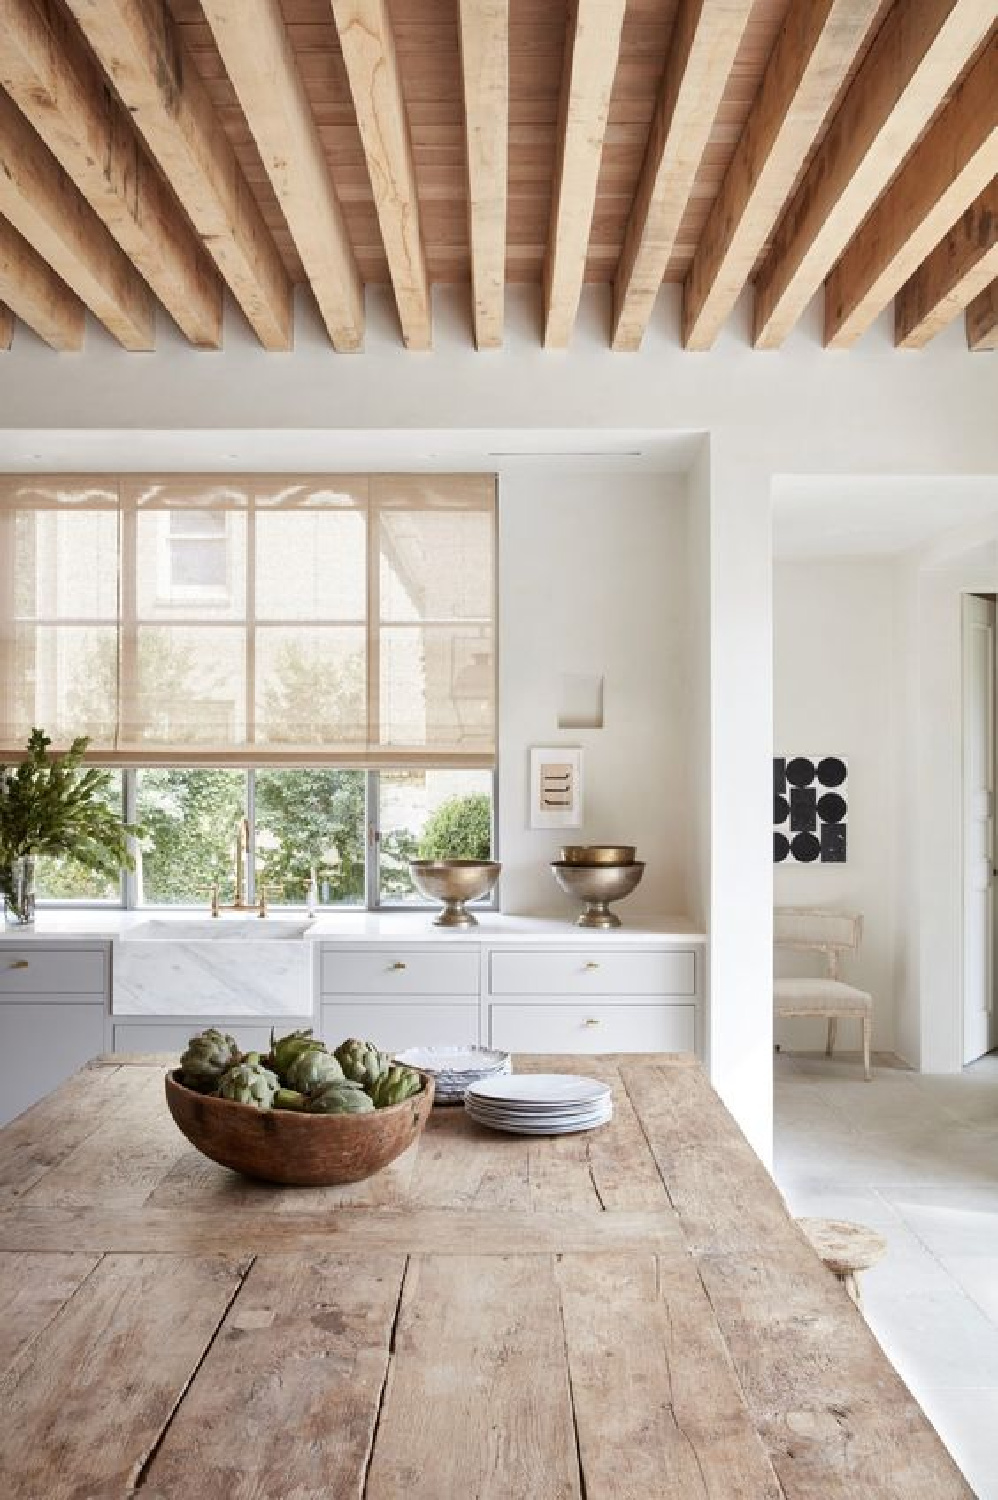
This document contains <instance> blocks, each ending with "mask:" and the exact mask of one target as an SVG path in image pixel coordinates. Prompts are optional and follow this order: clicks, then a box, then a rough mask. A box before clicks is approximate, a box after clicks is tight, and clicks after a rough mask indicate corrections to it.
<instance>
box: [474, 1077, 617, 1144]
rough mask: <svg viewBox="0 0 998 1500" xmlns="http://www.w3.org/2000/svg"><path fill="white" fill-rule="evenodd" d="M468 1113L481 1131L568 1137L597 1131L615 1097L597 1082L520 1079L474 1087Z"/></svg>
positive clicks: (496, 1080) (492, 1080)
mask: <svg viewBox="0 0 998 1500" xmlns="http://www.w3.org/2000/svg"><path fill="white" fill-rule="evenodd" d="M464 1107H465V1109H466V1110H467V1112H468V1114H469V1115H470V1116H471V1118H472V1119H473V1120H476V1121H477V1122H478V1124H479V1125H488V1126H490V1127H491V1128H492V1129H493V1130H508V1131H510V1132H511V1133H512V1134H513V1135H570V1134H571V1133H572V1131H575V1130H594V1129H595V1128H596V1126H597V1125H605V1124H606V1123H607V1121H608V1120H609V1119H610V1117H611V1115H612V1114H613V1095H612V1094H611V1092H610V1088H609V1086H608V1085H607V1084H605V1083H600V1082H599V1080H598V1079H596V1078H577V1077H576V1076H575V1074H574V1073H517V1074H516V1075H515V1076H510V1077H502V1078H498V1077H497V1078H486V1079H483V1081H482V1082H481V1083H474V1084H472V1085H471V1087H470V1088H469V1089H468V1092H467V1093H466V1094H465V1096H464Z"/></svg>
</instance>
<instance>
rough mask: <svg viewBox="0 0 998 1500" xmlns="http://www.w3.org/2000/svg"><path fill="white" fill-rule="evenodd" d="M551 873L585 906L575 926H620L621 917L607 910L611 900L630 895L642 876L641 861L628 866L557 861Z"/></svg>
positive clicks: (643, 869) (564, 888)
mask: <svg viewBox="0 0 998 1500" xmlns="http://www.w3.org/2000/svg"><path fill="white" fill-rule="evenodd" d="M551 873H552V875H553V876H554V878H555V880H557V882H558V884H559V885H560V886H561V888H562V890H563V891H564V892H565V893H566V894H567V895H569V896H575V897H576V898H577V899H578V900H579V901H584V902H585V903H586V909H585V911H584V912H583V913H582V915H581V917H577V918H576V926H577V927H619V926H620V918H619V917H618V916H617V915H616V913H615V912H612V911H611V910H610V902H611V901H622V900H623V899H624V897H625V896H629V895H630V894H631V892H632V891H633V890H634V888H635V886H636V885H637V884H638V882H639V881H640V879H641V877H642V875H643V874H644V873H645V867H644V864H643V863H642V862H641V860H635V862H634V863H633V864H629V865H566V864H564V863H563V862H562V861H560V860H556V861H555V863H554V864H552V866H551Z"/></svg>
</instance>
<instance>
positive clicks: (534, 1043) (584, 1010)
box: [489, 1001, 696, 1052]
mask: <svg viewBox="0 0 998 1500" xmlns="http://www.w3.org/2000/svg"><path fill="white" fill-rule="evenodd" d="M489 1030H490V1036H489V1044H490V1046H493V1047H501V1048H502V1049H503V1051H505V1052H693V1051H694V1050H695V1048H696V1007H695V1006H693V1005H603V1004H597V1005H547V1004H545V1003H544V1002H543V1001H535V1002H534V1003H533V1004H532V1005H514V1004H503V1005H493V1006H492V1007H491V1011H490V1028H489Z"/></svg>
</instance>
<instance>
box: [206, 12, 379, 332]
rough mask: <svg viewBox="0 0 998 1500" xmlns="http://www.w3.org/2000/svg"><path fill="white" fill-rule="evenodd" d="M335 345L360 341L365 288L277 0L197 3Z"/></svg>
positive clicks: (362, 327) (362, 326) (362, 330)
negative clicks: (237, 98)
mask: <svg viewBox="0 0 998 1500" xmlns="http://www.w3.org/2000/svg"><path fill="white" fill-rule="evenodd" d="M201 9H202V10H203V11H204V14H205V18H206V20H207V22H208V25H209V26H210V27H211V32H212V35H213V36H214V38H215V45H216V46H217V47H218V50H219V52H220V53H221V55H222V61H223V62H224V64H225V70H226V72H227V73H228V76H229V80H230V82H231V83H232V86H233V88H234V89H235V91H236V93H237V95H238V96H239V102H240V104H241V105H242V109H243V113H244V114H245V116H246V120H247V123H248V124H249V128H250V130H251V131H252V133H253V139H254V140H255V141H256V145H257V149H258V151H259V153H260V156H261V159H262V161H263V165H264V168H265V169H266V172H267V176H268V177H269V178H270V182H271V185H272V186H273V189H274V192H275V193H276V195H277V199H278V201H279V203H280V205H281V210H282V212H283V214H284V217H285V219H286V221H287V225H288V229H289V231H290V234H291V238H292V239H293V240H294V242H295V246H296V248H297V250H298V254H299V255H300V256H301V261H302V265H303V266H304V267H305V274H306V276H307V277H308V279H309V282H310V284H311V287H312V291H313V292H314V294H315V300H316V302H317V303H318V305H319V312H320V314H321V316H322V320H323V322H324V323H325V325H326V328H327V330H328V332H329V337H330V338H331V339H332V341H333V344H334V346H335V347H336V348H337V349H340V350H343V351H347V350H354V349H359V348H360V347H361V345H362V344H363V341H364V287H363V284H362V282H361V279H360V272H359V271H358V269H357V262H356V260H355V259H354V253H353V248H352V246H351V244H350V238H349V235H348V234H347V229H346V222H345V220H344V218H343V209H342V208H341V206H340V200H339V198H338V197H337V195H336V189H335V187H334V186H333V182H332V179H331V177H330V175H329V169H328V167H327V165H326V157H325V153H324V151H323V148H322V142H321V140H320V139H319V130H318V126H317V125H316V123H315V120H314V118H313V115H312V111H311V108H310V107H309V102H308V98H307V96H306V93H305V86H304V84H303V83H302V80H301V75H300V74H299V72H298V65H297V63H296V62H295V58H294V53H293V51H292V48H291V42H290V39H289V37H288V33H287V29H286V27H285V25H284V19H283V16H282V14H281V7H280V5H279V3H278V0H201Z"/></svg>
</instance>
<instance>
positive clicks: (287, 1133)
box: [166, 1069, 434, 1187]
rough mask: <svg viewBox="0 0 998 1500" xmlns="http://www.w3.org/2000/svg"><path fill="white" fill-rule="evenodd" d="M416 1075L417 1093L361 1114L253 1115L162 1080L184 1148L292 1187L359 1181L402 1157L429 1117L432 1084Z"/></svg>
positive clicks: (175, 1080)
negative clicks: (187, 1144)
mask: <svg viewBox="0 0 998 1500" xmlns="http://www.w3.org/2000/svg"><path fill="white" fill-rule="evenodd" d="M416 1071H417V1072H419V1075H420V1077H421V1078H422V1080H423V1091H422V1093H420V1094H414V1095H413V1097H412V1098H411V1099H403V1101H402V1103H401V1104H392V1105H390V1106H389V1107H388V1108H387V1109H375V1110H372V1111H369V1112H368V1113H367V1114H362V1115H307V1114H299V1113H297V1112H296V1111H295V1110H291V1109H254V1108H253V1107H252V1106H251V1105H249V1104H237V1103H236V1102H235V1100H233V1099H217V1098H215V1097H214V1095H211V1094H198V1093H196V1092H195V1091H194V1090H193V1089H189V1088H185V1087H184V1085H183V1084H182V1083H181V1082H180V1075H179V1070H178V1071H177V1072H174V1073H167V1075H166V1102H167V1104H168V1106H169V1109H170V1113H171V1115H172V1116H173V1118H174V1121H175V1123H176V1125H177V1128H178V1129H179V1130H181V1131H182V1132H183V1134H184V1135H185V1136H186V1137H187V1139H188V1140H189V1141H190V1143H191V1145H192V1146H196V1147H197V1149H198V1150H199V1151H200V1152H202V1154H203V1155H204V1156H210V1157H211V1160H212V1161H217V1162H218V1163H219V1165H220V1166H223V1167H230V1168H231V1169H232V1171H233V1172H242V1173H243V1175H244V1176H246V1177H258V1178H261V1179H262V1180H263V1181H264V1182H283V1183H289V1184H294V1185H297V1186H299V1187H318V1186H320V1185H326V1184H329V1183H336V1182H361V1181H363V1179H364V1178H365V1177H373V1175H374V1173H375V1172H380V1171H381V1168H382V1167H387V1165H388V1163H389V1162H391V1161H394V1160H395V1158H396V1157H397V1156H401V1155H402V1152H403V1151H405V1150H406V1149H407V1148H408V1147H409V1146H411V1145H412V1143H413V1141H414V1140H416V1138H417V1136H419V1135H420V1133H421V1132H422V1129H423V1126H424V1125H425V1124H426V1122H427V1120H428V1119H429V1117H430V1111H431V1109H432V1108H433V1086H434V1085H433V1079H432V1078H431V1077H430V1075H429V1073H423V1072H421V1071H420V1070H419V1069H417V1070H416Z"/></svg>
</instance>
